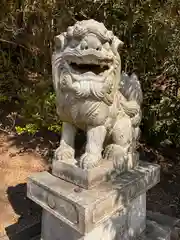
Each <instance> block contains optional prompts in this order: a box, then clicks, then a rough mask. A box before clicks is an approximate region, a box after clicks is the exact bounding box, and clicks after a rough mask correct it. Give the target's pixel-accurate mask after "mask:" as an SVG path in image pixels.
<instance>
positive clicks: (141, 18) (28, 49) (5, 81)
mask: <svg viewBox="0 0 180 240" xmlns="http://www.w3.org/2000/svg"><path fill="white" fill-rule="evenodd" d="M1 5H2V7H1V10H0V31H1V37H0V45H1V46H0V49H1V50H0V96H3V97H5V99H8V100H9V101H11V99H12V101H14V98H15V99H16V98H17V99H18V102H19V104H20V106H21V109H22V110H21V111H20V112H19V114H20V115H21V116H22V117H23V118H24V119H25V122H26V123H25V124H24V126H23V127H22V128H18V127H17V131H18V132H19V133H20V132H21V131H27V132H31V133H34V132H35V131H37V130H38V129H40V128H42V127H46V128H49V129H50V130H52V131H60V128H61V125H60V123H59V122H58V118H57V116H56V113H55V105H54V93H53V89H52V80H51V54H52V50H53V47H52V46H53V38H54V36H55V35H56V34H58V33H59V32H62V31H64V30H65V29H66V28H67V26H68V25H70V24H73V23H74V22H75V21H77V20H83V19H90V18H94V19H96V20H98V21H102V22H103V23H104V24H105V25H106V26H107V28H108V29H112V30H113V31H114V33H115V34H116V35H117V36H118V37H119V38H120V39H121V40H122V41H124V47H123V49H121V50H120V53H121V57H122V67H123V69H125V71H127V72H128V73H131V72H136V73H137V74H138V76H139V77H140V81H141V84H142V87H143V92H144V103H143V122H142V130H143V134H144V136H145V138H146V140H147V141H149V142H151V143H154V144H156V143H159V142H160V141H162V140H164V139H169V140H171V141H172V142H173V143H174V144H175V145H179V144H180V117H179V116H180V114H179V112H180V111H179V109H180V100H179V71H180V68H179V66H180V57H179V56H180V44H179V42H180V1H179V0H163V1H162V0H144V1H139V0H101V1H98V0H96V1H89V0H79V1H75V0H63V1H52V0H49V1H48V0H44V1H29V0H26V1H17V0H14V1H11V3H7V1H5V0H2V4H1ZM3 97H0V99H1V98H2V99H3ZM26 124H27V125H26ZM29 124H30V125H29ZM31 124H32V125H31Z"/></svg>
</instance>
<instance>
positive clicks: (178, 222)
mask: <svg viewBox="0 0 180 240" xmlns="http://www.w3.org/2000/svg"><path fill="white" fill-rule="evenodd" d="M147 216H148V219H149V220H151V221H155V222H157V223H158V224H160V225H162V226H165V227H168V228H170V229H171V240H179V239H180V219H178V218H173V217H170V216H168V215H164V214H161V213H158V212H151V211H147Z"/></svg>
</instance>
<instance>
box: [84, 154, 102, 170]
mask: <svg viewBox="0 0 180 240" xmlns="http://www.w3.org/2000/svg"><path fill="white" fill-rule="evenodd" d="M100 160H101V156H97V155H95V154H91V153H85V154H83V155H82V156H81V158H80V167H81V168H82V169H91V168H94V167H96V166H97V165H98V163H99V162H100Z"/></svg>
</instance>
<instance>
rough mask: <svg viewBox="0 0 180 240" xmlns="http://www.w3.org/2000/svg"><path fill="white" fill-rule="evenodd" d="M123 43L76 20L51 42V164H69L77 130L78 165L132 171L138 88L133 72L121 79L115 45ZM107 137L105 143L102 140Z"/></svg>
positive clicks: (99, 28) (102, 28) (97, 25)
mask: <svg viewBox="0 0 180 240" xmlns="http://www.w3.org/2000/svg"><path fill="white" fill-rule="evenodd" d="M122 45H123V43H122V41H121V40H120V39H118V38H117V37H116V36H115V35H114V34H113V33H112V31H108V30H107V29H106V27H105V26H104V24H103V23H99V22H97V21H95V20H93V19H90V20H84V21H81V22H79V21H78V22H76V23H75V24H74V26H70V27H68V29H67V31H66V32H63V33H61V34H60V35H58V36H56V38H55V51H54V53H53V56H52V75H53V85H54V90H55V92H56V105H57V113H58V115H59V117H60V119H61V121H62V122H63V127H62V134H61V141H60V146H59V148H58V149H57V150H56V151H55V156H54V160H55V161H58V160H59V161H65V162H67V161H69V162H73V163H74V162H75V159H74V155H75V148H74V139H75V136H76V133H77V128H80V129H81V130H83V131H85V132H86V133H87V142H86V147H85V153H84V154H83V155H82V156H80V158H79V162H78V164H79V167H81V168H83V169H90V168H94V167H95V166H97V165H98V164H99V162H100V161H101V159H102V150H103V148H104V146H105V149H104V150H105V151H104V153H105V158H107V159H109V160H110V161H113V163H114V167H115V168H116V169H117V170H119V169H120V171H122V170H123V167H124V166H123V165H124V163H125V162H126V163H127V167H128V169H132V168H133V165H134V164H133V153H134V152H135V149H136V142H137V141H138V138H139V133H140V130H139V125H140V122H141V103H142V90H141V86H140V82H139V80H138V78H137V76H136V75H135V74H132V75H131V76H130V77H129V76H127V75H126V74H122V76H121V59H120V55H119V52H118V47H119V46H122ZM109 137H110V138H111V140H112V141H111V142H108V141H106V139H107V138H109Z"/></svg>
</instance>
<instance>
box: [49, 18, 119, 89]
mask: <svg viewBox="0 0 180 240" xmlns="http://www.w3.org/2000/svg"><path fill="white" fill-rule="evenodd" d="M122 44H123V43H122V42H121V41H120V40H119V39H118V38H117V37H116V36H114V34H113V33H112V31H108V30H107V29H106V27H105V26H104V24H103V23H99V22H97V21H95V20H84V21H81V22H77V23H75V25H74V26H70V27H68V29H67V32H63V33H61V34H60V35H58V36H56V37H55V48H56V49H55V52H54V54H53V59H52V65H53V72H54V74H53V75H54V83H55V86H56V87H57V84H58V82H59V81H60V80H59V79H60V78H61V80H62V79H64V78H65V81H66V83H65V84H64V85H68V84H67V82H68V81H69V82H71V83H72V82H76V81H77V82H82V81H91V82H96V83H98V82H99V83H102V84H105V82H106V79H107V77H108V76H110V75H111V78H113V79H115V77H114V75H117V74H118V78H117V79H116V80H115V81H118V82H119V81H120V71H121V64H120V56H119V53H118V47H119V46H121V45H122ZM61 74H62V75H63V76H62V75H61ZM65 81H64V82H65ZM62 82H63V80H62ZM116 85H118V83H117V84H116ZM61 87H62V88H63V85H61Z"/></svg>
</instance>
